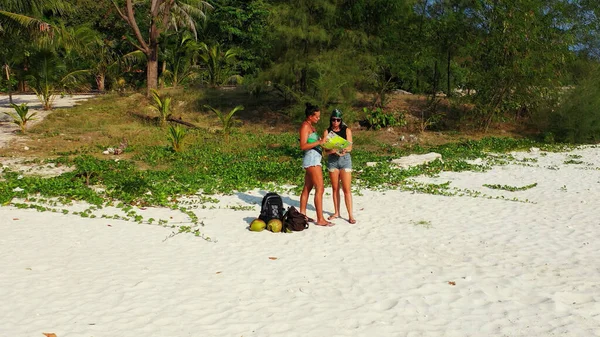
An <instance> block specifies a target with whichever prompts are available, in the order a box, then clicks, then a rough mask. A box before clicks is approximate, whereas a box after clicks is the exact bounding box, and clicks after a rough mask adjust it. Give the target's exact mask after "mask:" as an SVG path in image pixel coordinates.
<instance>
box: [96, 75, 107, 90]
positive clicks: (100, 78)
mask: <svg viewBox="0 0 600 337" xmlns="http://www.w3.org/2000/svg"><path fill="white" fill-rule="evenodd" d="M104 82H105V76H104V74H98V75H96V86H97V87H98V91H100V92H104V90H105V86H104Z"/></svg>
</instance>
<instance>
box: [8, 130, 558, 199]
mask: <svg viewBox="0 0 600 337" xmlns="http://www.w3.org/2000/svg"><path fill="white" fill-rule="evenodd" d="M236 144H239V145H240V146H236ZM241 144H245V145H244V146H242V145H241ZM248 144H252V146H248ZM272 144H277V146H272ZM532 146H537V147H541V148H544V149H545V150H564V149H565V146H564V145H547V144H540V143H536V142H534V141H531V140H526V139H520V140H515V139H509V138H493V137H490V138H484V139H482V140H479V141H474V140H468V141H463V142H458V143H452V144H445V145H442V146H436V147H430V148H425V147H420V146H416V147H413V148H412V151H411V153H426V152H431V151H433V152H437V153H440V154H442V157H443V158H444V161H443V162H441V161H435V162H432V163H430V164H428V165H422V166H418V167H412V168H410V169H406V170H400V169H392V167H391V164H390V163H389V162H390V160H391V159H393V158H398V157H399V156H403V155H407V154H409V153H408V152H407V151H406V150H400V149H390V148H385V150H382V151H380V152H366V151H361V150H360V145H358V146H356V147H357V149H356V150H355V151H354V152H353V153H354V155H353V160H354V165H355V171H356V173H355V175H354V177H355V179H356V183H355V185H356V188H358V189H360V188H369V189H391V188H398V187H401V186H403V185H406V179H407V178H409V177H414V176H418V175H422V174H425V175H435V174H437V173H439V172H441V171H483V170H486V169H487V168H488V167H487V166H486V165H475V164H470V163H468V162H467V160H469V159H475V158H486V157H488V153H489V152H500V153H504V152H508V151H514V150H524V149H528V148H530V147H532ZM301 156H302V153H301V151H300V149H299V148H298V146H297V136H296V135H295V134H292V133H285V134H280V135H260V136H256V135H252V134H237V135H234V136H232V137H231V138H230V142H229V143H228V144H224V143H223V142H222V141H221V140H220V139H218V138H209V139H205V140H204V142H202V143H199V144H196V145H193V146H188V148H187V149H186V151H184V152H181V153H176V152H172V151H171V150H170V149H168V148H167V147H162V146H154V147H147V148H143V149H137V152H136V154H135V155H134V156H133V160H119V161H115V160H104V159H98V158H95V157H92V156H89V155H80V156H76V157H74V158H69V157H59V158H57V159H53V160H49V161H50V162H55V163H61V164H62V165H73V166H75V170H74V171H72V172H68V173H63V174H62V175H60V176H57V177H52V178H42V177H36V176H22V175H20V174H19V173H18V172H11V171H8V170H4V171H3V172H2V175H1V178H2V181H0V203H2V204H8V203H10V202H11V201H12V200H13V199H14V198H27V197H31V196H36V195H38V196H43V197H55V198H62V199H63V200H82V201H86V202H88V203H90V204H92V205H103V204H106V203H119V202H121V203H123V204H127V205H138V206H168V207H172V206H173V198H176V197H177V196H181V195H193V194H197V193H198V192H202V193H203V194H205V195H211V194H214V193H223V194H230V193H233V192H234V191H248V190H251V189H255V188H259V189H269V190H271V189H277V186H293V187H292V189H293V191H292V192H296V193H299V191H300V189H301V187H302V183H303V177H304V172H303V170H302V168H301ZM373 161H376V162H380V165H376V166H373V167H369V166H367V165H366V163H367V162H373ZM140 162H141V163H144V164H145V165H147V166H148V167H151V169H146V170H141V169H139V168H138V165H136V164H139V163H140ZM279 188H280V189H281V187H279ZM415 190H419V191H420V192H424V193H427V189H424V190H423V189H422V188H416V187H415Z"/></svg>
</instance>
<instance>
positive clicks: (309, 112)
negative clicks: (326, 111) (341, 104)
mask: <svg viewBox="0 0 600 337" xmlns="http://www.w3.org/2000/svg"><path fill="white" fill-rule="evenodd" d="M320 110H321V109H319V107H318V106H316V105H312V104H311V103H306V109H305V110H304V114H305V115H306V118H308V117H310V116H312V115H314V114H315V112H317V111H320Z"/></svg>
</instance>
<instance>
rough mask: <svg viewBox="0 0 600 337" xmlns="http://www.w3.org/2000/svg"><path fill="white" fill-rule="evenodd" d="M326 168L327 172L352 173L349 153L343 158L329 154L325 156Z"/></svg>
mask: <svg viewBox="0 0 600 337" xmlns="http://www.w3.org/2000/svg"><path fill="white" fill-rule="evenodd" d="M327 168H328V169H329V172H331V171H335V170H344V171H346V172H351V171H352V157H351V156H350V153H346V154H345V155H343V156H338V155H336V154H330V155H328V156H327Z"/></svg>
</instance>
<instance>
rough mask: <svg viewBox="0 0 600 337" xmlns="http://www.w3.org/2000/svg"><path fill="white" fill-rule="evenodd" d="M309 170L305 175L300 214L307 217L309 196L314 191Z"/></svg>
mask: <svg viewBox="0 0 600 337" xmlns="http://www.w3.org/2000/svg"><path fill="white" fill-rule="evenodd" d="M309 169H310V167H309V168H308V169H306V170H305V173H304V188H303V189H302V194H300V213H302V214H304V215H306V205H307V204H308V196H309V195H310V191H311V190H312V188H313V186H314V184H313V182H312V178H311V175H310V173H309V172H308V170H309Z"/></svg>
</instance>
